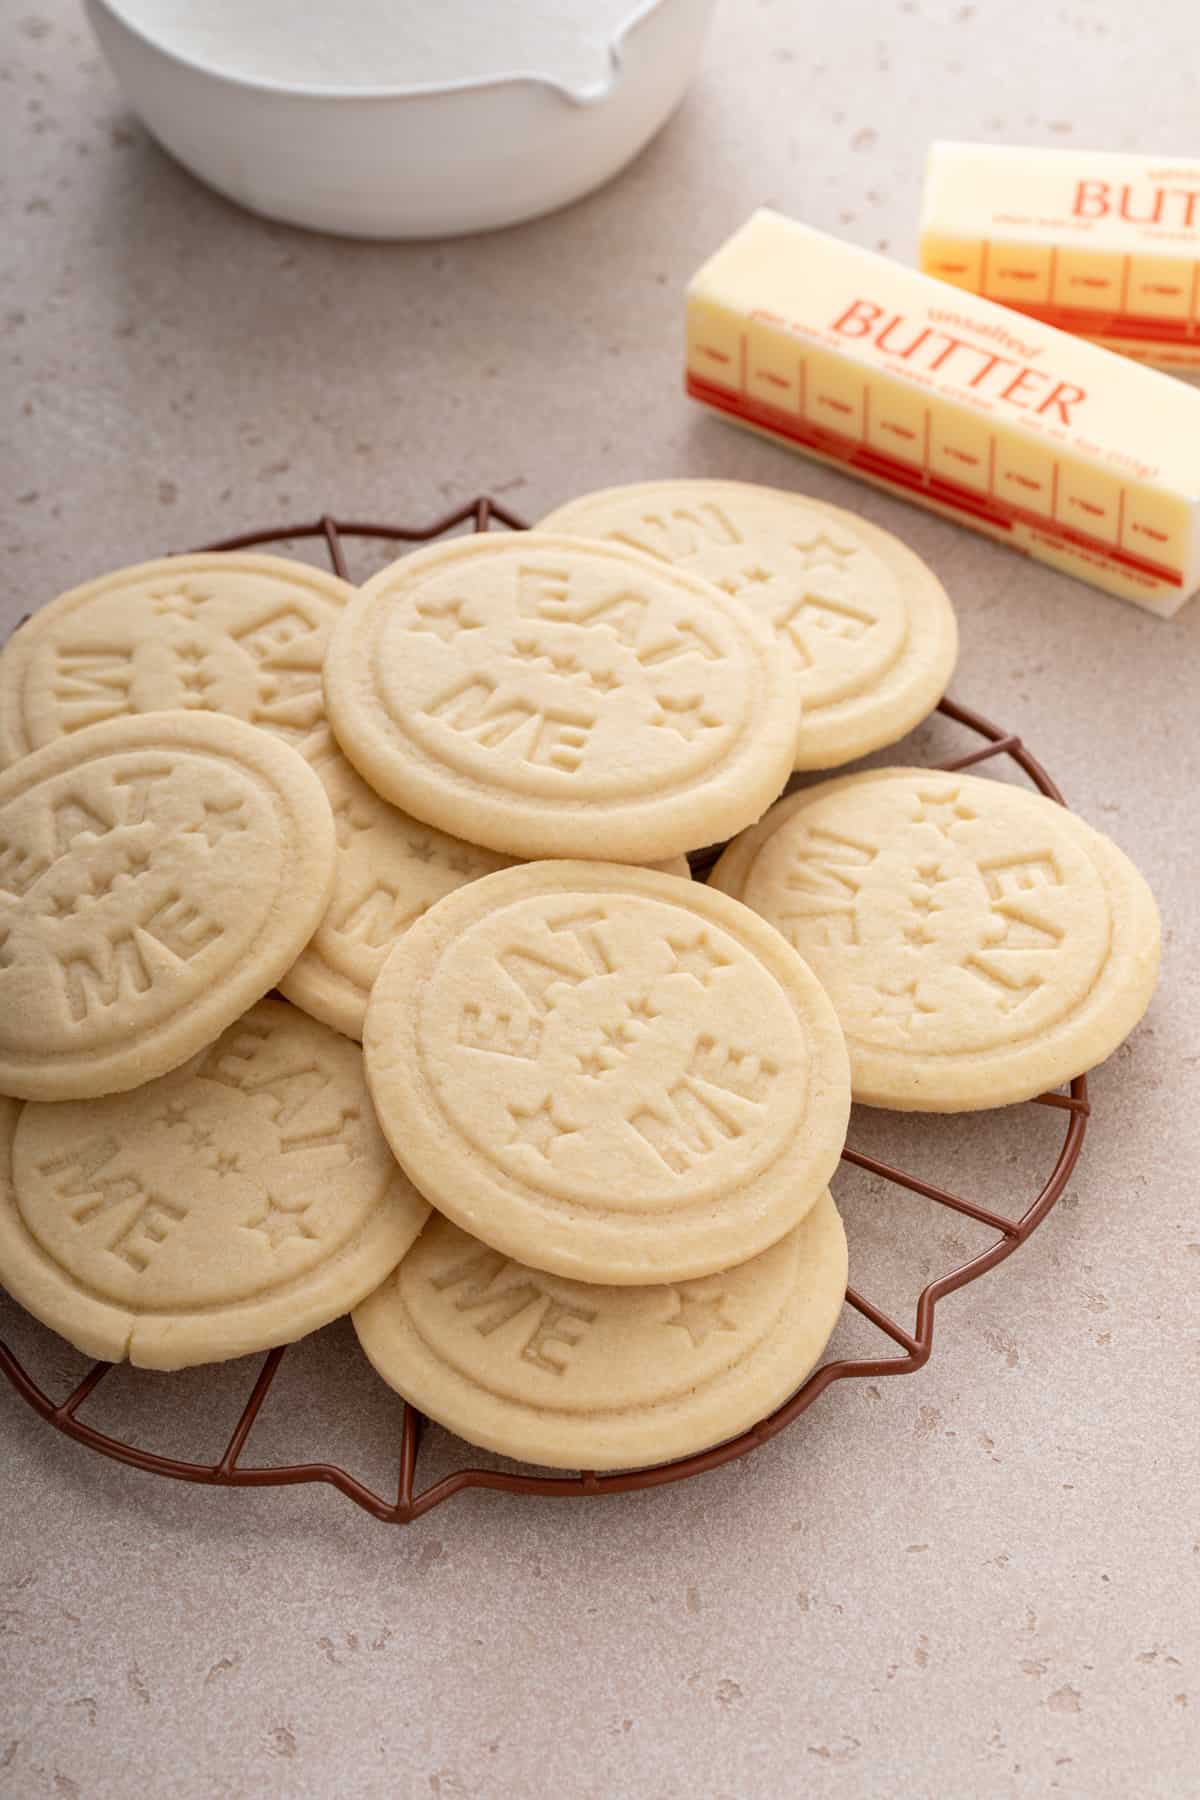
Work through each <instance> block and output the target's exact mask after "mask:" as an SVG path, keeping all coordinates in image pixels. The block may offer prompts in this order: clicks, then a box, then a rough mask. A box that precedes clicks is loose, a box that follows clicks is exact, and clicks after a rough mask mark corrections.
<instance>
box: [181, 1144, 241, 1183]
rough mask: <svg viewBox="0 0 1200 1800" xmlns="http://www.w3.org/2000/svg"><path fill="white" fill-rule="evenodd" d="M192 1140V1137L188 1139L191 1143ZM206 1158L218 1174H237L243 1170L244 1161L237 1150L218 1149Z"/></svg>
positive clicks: (210, 1166)
mask: <svg viewBox="0 0 1200 1800" xmlns="http://www.w3.org/2000/svg"><path fill="white" fill-rule="evenodd" d="M210 1135H211V1134H210ZM192 1141H193V1139H192V1138H189V1139H188V1142H189V1143H191V1142H192ZM206 1160H207V1162H208V1166H209V1168H210V1169H212V1170H213V1171H214V1172H215V1173H216V1174H217V1175H237V1174H240V1172H241V1167H242V1161H241V1158H240V1157H239V1155H238V1153H237V1151H236V1150H217V1151H216V1152H214V1153H213V1154H212V1155H210V1156H209V1157H208V1158H207V1159H206Z"/></svg>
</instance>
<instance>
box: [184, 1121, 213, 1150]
mask: <svg viewBox="0 0 1200 1800" xmlns="http://www.w3.org/2000/svg"><path fill="white" fill-rule="evenodd" d="M187 1141H188V1143H189V1144H190V1145H191V1147H192V1149H193V1150H203V1148H204V1146H205V1145H206V1144H211V1143H212V1132H211V1131H209V1130H207V1129H206V1127H204V1126H203V1125H193V1126H192V1129H191V1130H190V1131H189V1132H188V1136H187Z"/></svg>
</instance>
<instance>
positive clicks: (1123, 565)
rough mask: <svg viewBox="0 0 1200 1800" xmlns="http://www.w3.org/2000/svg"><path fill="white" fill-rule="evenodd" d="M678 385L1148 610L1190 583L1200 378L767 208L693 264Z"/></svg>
mask: <svg viewBox="0 0 1200 1800" xmlns="http://www.w3.org/2000/svg"><path fill="white" fill-rule="evenodd" d="M687 389H688V392H689V393H690V394H691V395H692V396H693V397H694V398H695V399H697V400H700V401H703V402H704V404H705V405H707V406H711V407H713V408H715V409H716V411H718V412H721V413H724V414H725V415H726V416H727V417H728V418H731V419H734V420H736V421H737V422H738V423H740V424H743V425H749V426H751V427H752V428H754V429H755V430H758V431H764V432H766V433H768V434H769V435H770V436H772V437H775V438H779V439H781V440H782V441H783V442H784V443H787V444H789V445H791V446H792V447H793V448H794V449H798V450H803V451H805V452H807V453H808V454H809V455H810V456H817V457H820V458H821V459H822V460H823V461H826V462H831V463H836V464H838V465H839V466H841V467H842V468H844V469H846V470H848V471H849V472H850V473H851V474H854V475H858V476H860V477H862V479H864V480H866V481H873V482H875V483H877V484H879V485H880V486H883V487H886V488H888V489H890V490H891V492H893V493H896V494H900V495H902V496H903V497H904V498H905V499H908V500H914V501H916V502H917V503H918V504H919V505H921V506H927V507H930V508H932V510H933V511H935V512H939V513H942V514H944V515H945V516H947V517H949V518H952V519H955V520H957V521H958V523H959V524H963V525H970V526H972V527H973V528H974V529H975V530H976V531H982V532H985V533H986V534H987V535H988V536H989V537H993V538H997V539H999V540H1000V542H1002V543H1005V544H1009V545H1011V546H1012V547H1013V548H1014V549H1018V550H1022V551H1024V552H1026V553H1027V554H1028V555H1030V556H1035V557H1037V558H1038V559H1039V560H1040V561H1043V562H1048V563H1051V564H1053V565H1054V567H1055V568H1059V569H1065V570H1067V571H1068V572H1069V573H1070V574H1072V575H1078V576H1080V577H1081V578H1082V579H1083V580H1084V581H1089V582H1091V583H1093V585H1095V586H1096V587H1100V588H1104V589H1106V590H1107V592H1109V593H1112V594H1119V595H1121V596H1122V597H1123V598H1124V599H1128V600H1135V601H1137V602H1138V603H1139V604H1140V605H1142V606H1145V607H1147V608H1149V610H1150V611H1151V612H1156V613H1161V614H1163V615H1164V616H1169V615H1170V614H1172V613H1174V612H1176V611H1177V610H1178V609H1179V607H1180V606H1182V604H1183V602H1184V601H1185V600H1186V599H1187V597H1188V595H1189V594H1191V593H1192V592H1193V591H1194V590H1195V588H1196V587H1197V586H1200V390H1197V389H1195V388H1192V387H1190V386H1189V385H1188V384H1187V383H1185V382H1181V381H1174V380H1172V379H1171V377H1170V376H1168V375H1160V374H1157V373H1155V372H1154V371H1153V370H1151V369H1146V368H1142V367H1140V366H1139V365H1138V364H1136V363H1133V362H1129V361H1127V360H1126V358H1124V357H1121V356H1113V355H1112V354H1111V353H1110V352H1109V351H1107V350H1101V349H1099V348H1097V347H1096V346H1095V345H1093V344H1088V343H1084V342H1083V341H1082V340H1081V339H1079V338H1075V337H1069V336H1068V335H1067V334H1066V333H1065V332H1061V331H1055V330H1054V329H1053V328H1052V327H1051V326H1049V325H1043V324H1041V323H1040V321H1038V320H1035V319H1028V318H1026V317H1024V315H1022V314H1019V313H1014V312H1012V311H1010V310H1009V309H1008V308H1007V307H1003V306H996V305H994V304H993V303H992V302H991V301H988V300H984V299H980V298H977V297H975V296H973V295H964V294H963V293H961V292H960V291H958V290H957V289H955V288H951V287H948V286H947V285H946V284H945V283H944V282H941V281H934V280H932V279H931V278H930V277H929V276H927V275H919V274H917V273H916V272H915V271H914V270H912V269H905V268H902V267H901V266H900V265H899V264H898V263H894V262H891V261H889V260H888V258H886V257H883V256H875V255H873V254H872V253H871V252H870V251H868V250H859V249H857V248H856V247H854V246H853V245H850V244H844V243H842V242H840V241H839V240H838V239H836V238H831V237H826V236H825V235H824V234H823V233H822V232H819V231H813V230H810V229H809V227H807V226H805V225H799V224H796V223H795V222H794V221H793V220H791V219H786V218H784V217H783V216H782V215H781V214H779V213H774V212H769V211H766V210H764V211H760V212H757V213H755V214H754V215H753V216H752V217H751V218H750V219H749V220H748V221H747V223H746V224H745V225H743V226H742V228H741V230H740V231H738V232H736V233H735V234H734V236H733V237H732V238H730V239H729V240H728V242H727V243H726V244H724V245H723V246H722V248H721V249H720V250H718V251H717V253H716V255H715V256H713V257H712V258H711V259H710V260H709V261H708V262H707V263H705V265H704V267H703V268H702V269H701V270H700V271H699V273H698V274H697V275H696V276H695V277H694V279H693V280H692V283H691V286H690V287H689V289H688V319H687Z"/></svg>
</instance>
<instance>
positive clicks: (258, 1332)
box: [0, 1000, 429, 1369]
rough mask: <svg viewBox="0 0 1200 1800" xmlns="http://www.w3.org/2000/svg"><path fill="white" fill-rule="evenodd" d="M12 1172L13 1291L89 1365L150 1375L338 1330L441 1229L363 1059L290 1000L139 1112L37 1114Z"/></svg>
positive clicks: (57, 1110)
mask: <svg viewBox="0 0 1200 1800" xmlns="http://www.w3.org/2000/svg"><path fill="white" fill-rule="evenodd" d="M12 1162H13V1170H12V1184H11V1192H10V1193H9V1194H7V1195H0V1279H2V1280H3V1282H4V1285H5V1286H6V1287H7V1288H8V1289H9V1291H10V1293H12V1294H13V1295H15V1297H16V1298H17V1299H18V1300H19V1301H20V1302H21V1303H22V1305H23V1306H25V1307H27V1308H28V1309H29V1311H30V1312H31V1313H33V1314H34V1315H35V1317H37V1318H39V1319H41V1320H42V1321H43V1323H44V1324H46V1325H49V1326H51V1327H52V1328H53V1329H54V1330H55V1331H57V1332H60V1333H61V1335H62V1336H63V1337H65V1338H67V1339H68V1340H69V1341H70V1342H71V1343H73V1344H74V1345H75V1346H76V1347H77V1348H78V1349H80V1350H84V1351H86V1352H87V1353H88V1354H89V1355H90V1356H99V1357H103V1358H104V1359H105V1360H106V1361H109V1362H119V1361H122V1360H124V1359H126V1358H128V1360H129V1361H130V1362H134V1363H139V1364H141V1365H142V1366H143V1367H144V1368H150V1369H179V1368H184V1367H186V1366H188V1365H190V1364H192V1363H203V1362H219V1361H222V1360H224V1359H225V1358H227V1357H231V1356H246V1355H249V1354H250V1352H251V1351H254V1350H266V1349H268V1348H270V1347H271V1346H272V1345H274V1344H287V1343H292V1342H294V1340H295V1339H296V1338H299V1337H303V1336H304V1334H305V1333H306V1332H309V1331H315V1330H316V1329H317V1328H318V1327H319V1326H321V1325H326V1324H328V1322H329V1321H330V1319H336V1318H339V1317H340V1316H341V1315H342V1314H343V1313H345V1312H348V1311H349V1310H350V1308H351V1307H353V1306H356V1305H357V1304H358V1302H359V1301H360V1300H361V1299H362V1298H363V1297H364V1295H366V1294H369V1293H370V1292H371V1290H372V1289H373V1288H374V1287H376V1286H377V1285H378V1283H379V1282H380V1281H382V1280H383V1279H384V1277H385V1276H386V1275H388V1274H390V1272H391V1271H392V1270H393V1269H394V1268H395V1266H396V1264H397V1263H398V1262H399V1261H400V1258H401V1257H402V1256H403V1255H404V1253H405V1251H406V1250H407V1249H408V1247H409V1245H410V1244H411V1243H412V1241H413V1239H414V1238H415V1237H416V1235H417V1233H418V1232H419V1231H420V1229H421V1227H422V1225H423V1224H424V1223H425V1220H426V1219H427V1217H428V1216H429V1207H428V1205H427V1203H426V1202H425V1201H424V1200H423V1199H422V1198H421V1196H420V1195H419V1194H418V1193H417V1192H416V1190H415V1189H414V1188H413V1187H412V1185H411V1183H410V1182H409V1181H408V1180H407V1178H406V1177H405V1175H404V1174H403V1173H402V1171H401V1170H400V1169H398V1168H397V1167H396V1164H395V1161H394V1159H393V1157H392V1155H391V1152H390V1151H389V1150H388V1147H387V1144H386V1142H385V1140H384V1137H383V1133H382V1132H381V1131H380V1129H379V1126H378V1124H377V1123H376V1119H375V1115H374V1112H373V1111H372V1108H371V1100H370V1095H369V1094H368V1093H367V1086H366V1081H365V1080H364V1077H363V1066H362V1054H361V1052H360V1051H359V1050H358V1048H357V1046H356V1045H354V1044H351V1043H349V1042H348V1041H347V1039H345V1038H343V1037H339V1036H338V1034H337V1033H336V1032H333V1031H330V1030H329V1029H328V1027H326V1026H324V1025H319V1024H318V1023H317V1022H316V1020H315V1019H309V1018H306V1017H305V1015H304V1014H303V1013H300V1012H297V1011H296V1010H295V1008H294V1007H291V1006H285V1005H284V1004H283V1002H282V1001H279V1000H264V1001H261V1002H260V1003H259V1005H257V1006H256V1007H254V1008H253V1010H252V1011H250V1012H248V1013H247V1014H246V1016H245V1017H244V1018H242V1019H240V1020H239V1021H238V1023H237V1024H236V1025H234V1026H232V1027H231V1028H230V1030H229V1031H227V1032H226V1033H225V1035H224V1036H223V1037H222V1038H221V1039H220V1040H219V1041H218V1042H217V1043H215V1044H213V1045H212V1046H211V1048H210V1049H208V1050H206V1051H204V1052H203V1053H202V1054H201V1055H200V1056H198V1057H196V1058H194V1059H193V1061H192V1062H190V1063H189V1064H188V1066H187V1067H186V1068H183V1069H177V1070H175V1071H174V1073H172V1074H170V1075H164V1076H162V1077H161V1078H160V1079H159V1080H158V1081H153V1082H150V1083H149V1085H148V1086H146V1087H143V1088H139V1089H138V1090H137V1092H136V1093H132V1094H115V1095H111V1096H109V1098H107V1099H105V1100H84V1101H77V1102H74V1103H67V1104H65V1105H61V1106H38V1105H30V1106H26V1107H25V1109H24V1111H23V1112H22V1114H21V1118H20V1123H19V1125H18V1126H17V1131H16V1140H15V1144H14V1146H13V1153H12Z"/></svg>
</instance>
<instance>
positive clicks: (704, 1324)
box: [665, 1288, 737, 1349]
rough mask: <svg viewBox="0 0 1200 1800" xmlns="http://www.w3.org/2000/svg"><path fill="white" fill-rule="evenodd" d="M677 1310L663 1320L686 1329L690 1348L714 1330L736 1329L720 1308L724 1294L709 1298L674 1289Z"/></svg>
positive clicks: (697, 1345) (698, 1343)
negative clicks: (690, 1344)
mask: <svg viewBox="0 0 1200 1800" xmlns="http://www.w3.org/2000/svg"><path fill="white" fill-rule="evenodd" d="M675 1301H676V1306H677V1310H676V1311H675V1312H674V1313H673V1314H672V1315H671V1317H670V1318H669V1319H667V1320H666V1321H665V1323H666V1324H668V1325H677V1326H678V1327H679V1329H680V1330H681V1331H686V1332H687V1334H688V1336H689V1338H690V1339H691V1340H692V1348H693V1349H698V1348H699V1346H700V1345H701V1344H702V1343H704V1341H705V1339H706V1338H710V1337H711V1336H712V1334H713V1332H714V1331H736V1330H737V1326H736V1325H735V1324H734V1323H733V1321H732V1320H731V1319H727V1318H726V1317H725V1314H724V1313H723V1312H722V1311H721V1308H722V1307H723V1306H724V1305H725V1296H724V1294H714V1295H713V1297H712V1298H711V1299H704V1298H702V1297H701V1296H700V1295H698V1294H686V1293H684V1292H683V1291H682V1290H681V1289H679V1288H676V1289H675Z"/></svg>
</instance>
